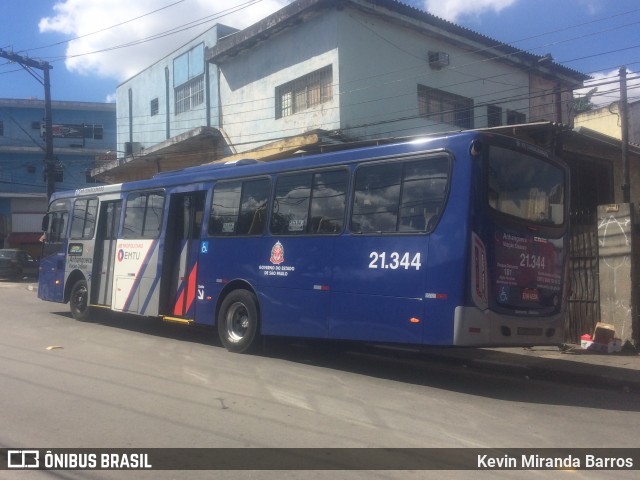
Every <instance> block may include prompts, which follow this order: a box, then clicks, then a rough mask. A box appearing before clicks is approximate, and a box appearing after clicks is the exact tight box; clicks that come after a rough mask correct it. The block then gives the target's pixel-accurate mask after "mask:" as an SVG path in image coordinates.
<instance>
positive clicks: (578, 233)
mask: <svg viewBox="0 0 640 480" xmlns="http://www.w3.org/2000/svg"><path fill="white" fill-rule="evenodd" d="M570 234H571V240H570V249H569V288H570V294H569V302H568V311H567V316H566V318H565V332H564V337H565V338H564V340H565V342H567V343H578V344H579V343H580V336H581V335H582V334H584V333H592V332H593V330H594V328H595V325H596V323H597V322H598V321H599V319H600V291H599V284H598V226H597V215H596V212H586V213H585V212H573V213H571V229H570Z"/></svg>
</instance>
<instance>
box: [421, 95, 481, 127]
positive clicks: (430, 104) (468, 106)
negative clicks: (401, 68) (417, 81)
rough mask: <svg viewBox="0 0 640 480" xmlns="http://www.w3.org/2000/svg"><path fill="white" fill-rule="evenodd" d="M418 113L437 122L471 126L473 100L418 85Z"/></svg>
mask: <svg viewBox="0 0 640 480" xmlns="http://www.w3.org/2000/svg"><path fill="white" fill-rule="evenodd" d="M418 113H419V114H420V116H423V117H427V118H429V119H430V120H432V121H434V122H437V123H447V124H449V125H455V126H456V127H460V128H465V129H467V128H473V100H472V99H470V98H466V97H462V96H460V95H455V94H453V93H449V92H443V91H442V90H437V89H435V88H430V87H426V86H424V85H418Z"/></svg>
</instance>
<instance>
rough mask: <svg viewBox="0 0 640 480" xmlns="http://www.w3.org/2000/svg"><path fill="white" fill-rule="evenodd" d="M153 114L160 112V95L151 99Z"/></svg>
mask: <svg viewBox="0 0 640 480" xmlns="http://www.w3.org/2000/svg"><path fill="white" fill-rule="evenodd" d="M150 106H151V116H152V117H153V116H154V115H157V114H158V113H159V112H160V104H159V103H158V97H156V98H154V99H152V100H151V105H150Z"/></svg>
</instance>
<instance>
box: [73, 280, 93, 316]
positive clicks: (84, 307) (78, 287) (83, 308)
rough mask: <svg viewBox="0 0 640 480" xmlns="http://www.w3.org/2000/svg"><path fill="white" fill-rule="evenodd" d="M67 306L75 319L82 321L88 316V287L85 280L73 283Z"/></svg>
mask: <svg viewBox="0 0 640 480" xmlns="http://www.w3.org/2000/svg"><path fill="white" fill-rule="evenodd" d="M69 308H70V310H71V315H72V316H73V318H75V319H76V320H81V321H84V320H86V319H87V318H88V317H89V289H88V288H87V281H86V280H78V281H77V282H76V283H74V284H73V287H72V288H71V297H70V298H69Z"/></svg>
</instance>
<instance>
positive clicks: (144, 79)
mask: <svg viewBox="0 0 640 480" xmlns="http://www.w3.org/2000/svg"><path fill="white" fill-rule="evenodd" d="M234 31H236V30H235V29H233V28H231V27H227V26H224V25H216V26H215V27H213V28H211V29H209V30H208V31H206V32H205V33H203V34H201V35H199V36H198V37H196V38H194V39H193V40H192V41H190V42H188V43H187V44H185V45H183V46H181V47H180V48H179V49H177V50H175V51H174V52H172V53H171V54H169V55H167V56H166V57H164V58H163V59H161V60H160V61H158V62H156V63H155V64H153V65H151V66H150V67H148V68H147V69H145V70H143V71H142V72H140V73H139V74H137V75H135V76H134V77H132V78H130V79H129V80H127V81H125V82H124V83H122V84H121V85H119V86H118V88H117V90H116V104H117V121H118V150H119V151H120V153H119V156H122V155H123V153H122V152H124V151H125V142H129V141H130V140H133V142H138V143H140V144H141V146H142V147H143V148H149V147H151V146H153V145H155V144H157V143H160V142H163V141H164V140H166V139H167V138H170V137H174V136H176V135H180V134H181V133H184V132H186V131H189V130H191V129H193V128H196V127H200V126H205V125H207V109H206V105H207V103H206V95H205V102H204V103H202V104H201V105H199V106H197V107H196V108H195V109H193V110H190V111H186V112H182V113H179V114H176V113H175V96H174V71H173V70H174V60H175V59H176V58H178V57H180V56H181V55H183V54H184V53H186V52H188V51H189V50H191V49H192V48H194V47H195V46H197V45H199V44H204V46H205V47H208V48H211V47H213V46H215V45H216V43H217V41H218V38H220V37H222V36H224V35H229V34H230V33H232V32H234ZM203 61H204V59H203ZM165 69H168V71H169V78H168V84H167V79H166V74H165ZM205 81H206V78H205ZM207 88H208V90H209V98H210V113H211V114H210V118H211V125H210V126H213V127H216V126H217V119H218V108H217V100H218V95H217V91H218V87H217V77H216V75H215V74H214V73H213V72H212V74H211V75H210V82H209V85H208V86H207V85H205V89H207ZM129 92H131V114H130V110H129V95H130V93H129ZM167 92H168V102H167ZM154 98H157V99H158V107H159V111H158V114H157V115H154V116H151V100H152V99H154ZM167 112H168V117H169V131H168V132H167ZM130 126H131V127H132V128H131V131H132V134H131V133H130Z"/></svg>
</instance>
